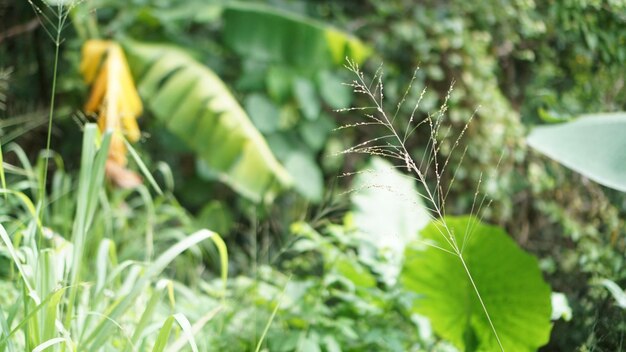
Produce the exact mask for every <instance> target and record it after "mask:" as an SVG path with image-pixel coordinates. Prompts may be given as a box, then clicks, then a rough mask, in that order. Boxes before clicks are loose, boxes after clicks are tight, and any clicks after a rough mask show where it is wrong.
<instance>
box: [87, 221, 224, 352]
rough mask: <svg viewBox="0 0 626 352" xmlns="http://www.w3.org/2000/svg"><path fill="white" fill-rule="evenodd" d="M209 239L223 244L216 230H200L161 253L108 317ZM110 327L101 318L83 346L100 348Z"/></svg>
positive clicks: (119, 312)
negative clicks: (183, 256)
mask: <svg viewBox="0 0 626 352" xmlns="http://www.w3.org/2000/svg"><path fill="white" fill-rule="evenodd" d="M216 238H219V240H216ZM207 239H213V241H214V242H215V241H217V242H221V243H222V244H223V240H222V239H221V238H220V237H219V235H218V234H216V233H215V232H212V231H209V230H200V231H197V232H195V233H193V234H192V235H190V236H189V237H186V238H184V239H183V240H181V241H179V242H178V243H177V244H175V245H174V246H172V247H171V248H170V249H168V250H167V251H165V252H164V253H163V254H161V255H160V256H159V257H158V258H157V259H156V260H155V261H154V262H153V263H151V264H150V265H149V266H148V267H147V269H146V270H145V272H144V274H143V276H141V278H140V279H138V280H137V281H136V283H135V285H134V286H133V287H132V289H131V290H130V292H129V293H128V294H127V295H126V296H124V297H123V298H121V299H120V301H118V302H116V304H115V306H114V307H113V309H112V310H111V311H110V312H109V313H108V314H107V316H108V318H109V319H113V320H115V319H117V318H119V317H120V316H121V315H122V314H123V313H125V312H126V311H127V310H128V309H129V308H130V307H132V305H133V304H134V302H135V300H136V299H137V297H138V296H139V295H140V294H141V292H142V291H143V290H144V289H145V287H146V286H147V285H148V284H149V283H150V281H151V280H153V279H154V278H155V277H156V276H157V275H159V274H160V273H161V272H162V271H163V270H164V269H165V267H167V266H168V265H169V263H171V262H172V261H173V260H174V259H175V258H176V257H177V256H178V255H180V254H181V253H182V252H184V251H186V250H187V249H189V248H191V247H193V246H195V245H197V244H198V243H200V242H202V241H204V240H207ZM218 248H219V247H218ZM224 248H225V245H224ZM222 262H224V260H222ZM222 277H225V274H224V272H223V274H222ZM110 329H111V325H110V324H107V320H105V319H103V320H101V321H100V323H98V324H97V325H96V326H95V327H94V328H93V329H92V331H91V333H90V334H89V335H88V337H87V338H86V339H85V341H84V342H83V343H84V344H85V345H84V346H83V348H85V346H88V347H89V348H88V349H87V350H90V351H93V350H97V349H98V348H100V347H101V346H102V344H103V343H104V341H105V340H106V338H107V337H108V335H109V334H110Z"/></svg>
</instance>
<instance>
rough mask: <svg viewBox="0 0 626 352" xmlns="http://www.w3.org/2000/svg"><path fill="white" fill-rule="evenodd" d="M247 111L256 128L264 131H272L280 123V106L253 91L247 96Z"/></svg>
mask: <svg viewBox="0 0 626 352" xmlns="http://www.w3.org/2000/svg"><path fill="white" fill-rule="evenodd" d="M245 106H246V111H247V112H248V115H249V116H250V118H251V119H252V122H254V125H255V126H256V128H258V129H259V131H261V132H263V133H272V132H274V131H276V130H277V129H278V127H279V126H278V125H279V123H280V120H279V112H278V108H277V107H276V105H274V103H272V102H271V101H270V100H269V99H267V98H266V97H265V96H263V95H261V94H258V93H253V94H250V95H249V96H248V97H247V98H246V103H245Z"/></svg>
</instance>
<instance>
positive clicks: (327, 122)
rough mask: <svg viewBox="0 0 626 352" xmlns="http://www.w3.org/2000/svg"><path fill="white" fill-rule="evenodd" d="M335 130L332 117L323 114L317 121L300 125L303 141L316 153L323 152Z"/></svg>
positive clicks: (299, 130)
mask: <svg viewBox="0 0 626 352" xmlns="http://www.w3.org/2000/svg"><path fill="white" fill-rule="evenodd" d="M334 128H335V121H334V120H333V118H332V117H330V116H328V115H326V114H324V113H322V114H321V115H320V117H319V118H318V119H317V120H316V121H303V122H302V123H300V124H299V125H298V132H299V133H300V136H301V137H302V140H303V141H304V142H305V143H306V144H307V145H308V146H309V147H310V148H311V149H312V150H314V151H319V150H321V149H322V148H323V147H324V145H325V144H326V140H327V139H328V136H329V135H330V133H331V132H332V131H333V129H334Z"/></svg>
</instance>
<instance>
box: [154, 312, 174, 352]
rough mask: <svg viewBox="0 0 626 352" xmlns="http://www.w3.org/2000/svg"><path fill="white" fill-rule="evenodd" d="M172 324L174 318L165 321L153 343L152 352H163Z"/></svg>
mask: <svg viewBox="0 0 626 352" xmlns="http://www.w3.org/2000/svg"><path fill="white" fill-rule="evenodd" d="M173 323H174V317H173V316H171V317H169V318H167V319H166V320H165V322H164V323H163V326H162V327H161V330H159V335H158V336H157V339H156V341H155V343H154V348H152V352H163V350H164V349H165V346H167V340H169V338H170V331H172V324H173Z"/></svg>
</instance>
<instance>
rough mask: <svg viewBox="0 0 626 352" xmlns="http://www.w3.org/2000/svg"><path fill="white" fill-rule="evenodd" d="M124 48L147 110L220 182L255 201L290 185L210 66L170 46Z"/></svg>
mask: <svg viewBox="0 0 626 352" xmlns="http://www.w3.org/2000/svg"><path fill="white" fill-rule="evenodd" d="M125 48H126V50H127V51H128V54H129V59H130V60H129V62H130V65H131V70H132V71H133V72H137V73H138V75H139V78H138V87H139V92H140V94H141V95H142V97H143V99H144V100H145V101H146V103H147V104H146V105H147V106H148V108H149V109H150V110H151V111H152V113H153V114H154V115H155V116H156V117H157V118H158V119H159V120H161V121H162V122H163V123H165V124H166V126H167V128H168V129H169V130H170V131H171V132H172V133H173V134H175V135H176V136H177V137H179V138H180V139H181V140H183V141H185V142H186V144H187V146H188V147H189V148H190V149H192V150H193V151H195V152H196V153H197V154H198V156H199V158H200V159H201V160H202V161H203V162H204V163H205V164H206V166H208V167H209V168H210V169H211V170H212V171H213V172H214V173H215V174H216V175H217V176H218V178H219V179H220V180H222V181H223V182H225V183H227V184H228V185H229V186H231V187H232V188H233V189H234V190H236V191H237V192H239V193H240V194H241V195H243V196H245V197H247V198H249V199H251V200H252V201H255V202H259V201H261V200H263V199H269V198H271V197H273V196H274V195H275V193H276V192H278V191H279V189H280V188H282V187H287V186H289V185H290V184H291V182H292V180H291V177H290V176H289V174H288V173H287V172H286V171H285V169H283V167H282V166H281V165H280V164H279V163H278V161H277V160H276V158H275V157H274V155H273V154H272V152H271V151H270V149H269V147H268V146H267V143H266V141H265V140H264V139H263V137H262V136H261V134H260V133H259V131H258V130H257V129H256V128H255V127H254V125H253V124H252V122H251V121H250V119H249V118H248V115H246V113H245V112H244V110H243V109H242V108H241V106H240V105H239V104H238V103H237V101H236V100H235V98H234V97H233V96H232V94H231V93H230V91H229V90H228V88H227V87H226V85H225V84H224V83H223V82H222V81H221V80H220V79H219V77H217V76H216V75H215V74H214V73H213V72H212V71H211V70H210V69H209V68H207V67H206V66H204V65H202V64H200V63H199V62H197V61H196V60H194V59H193V58H192V57H191V56H189V55H188V54H186V53H185V52H183V51H182V50H180V49H177V48H174V47H171V46H165V45H158V44H145V43H138V42H134V41H128V42H126V43H125ZM141 72H144V74H143V75H142V74H141Z"/></svg>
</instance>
